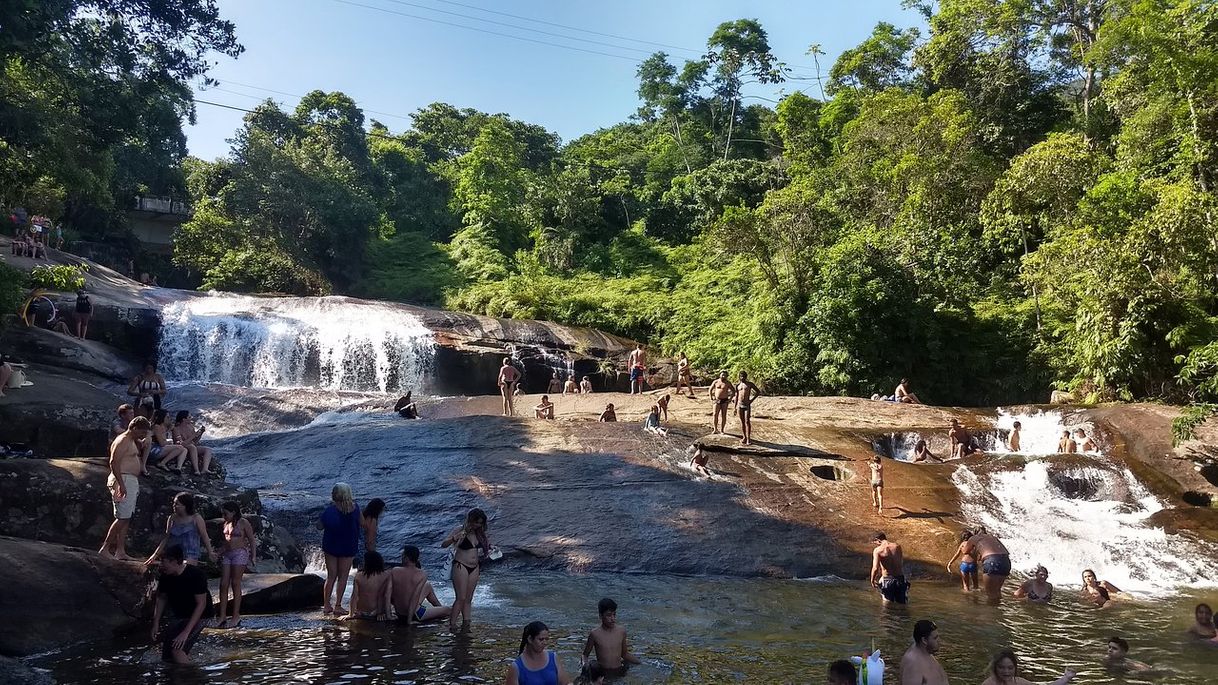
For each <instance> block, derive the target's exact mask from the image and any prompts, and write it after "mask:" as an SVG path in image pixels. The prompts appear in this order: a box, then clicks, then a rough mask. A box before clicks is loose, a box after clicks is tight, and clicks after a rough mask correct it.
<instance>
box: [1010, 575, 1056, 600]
mask: <svg viewBox="0 0 1218 685" xmlns="http://www.w3.org/2000/svg"><path fill="white" fill-rule="evenodd" d="M1014 595H1015V596H1016V597H1019V598H1026V599H1027V600H1028V601H1029V602H1033V603H1035V604H1048V603H1049V601H1050V600H1052V599H1053V583H1050V582H1049V570H1048V569H1046V568H1045V567H1044V566H1040V565H1037V566H1036V570H1035V571H1033V572H1032V577H1031V578H1029V579H1027V580H1025V581H1024V582H1023V583H1022V584H1021V585H1020V586H1019V587H1018V588H1015V592H1014Z"/></svg>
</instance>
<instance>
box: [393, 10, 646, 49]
mask: <svg viewBox="0 0 1218 685" xmlns="http://www.w3.org/2000/svg"><path fill="white" fill-rule="evenodd" d="M384 1H385V2H391V3H393V4H395V5H403V6H405V7H417V8H419V9H422V10H427V11H428V12H439V13H441V14H449V15H452V16H454V17H461V18H462V19H472V20H474V21H481V22H484V23H487V24H496V25H498V26H507V27H509V28H513V29H520V30H521V31H532V32H533V33H540V34H542V35H545V36H554V37H556V38H562V39H564V40H574V41H579V42H581V43H589V44H591V45H603V46H605V47H610V48H617V49H618V50H631V51H634V52H642V53H645V54H651V53H652V52H654V51H653V50H646V49H643V48H632V47H630V46H627V45H618V44H616V43H606V42H604V41H599V40H592V39H590V38H577V37H575V36H568V35H566V34H562V33H554V32H553V31H543V30H541V29H534V28H529V27H528V26H520V25H519V24H509V23H507V22H505V21H496V20H494V19H482V18H481V17H475V16H473V15H472V14H462V13H460V12H450V11H448V10H441V9H435V8H434V7H428V6H427V5H420V4H417V3H413V2H406V0H384ZM530 21H531V20H530ZM575 30H577V31H578V30H579V29H575ZM626 40H629V39H626Z"/></svg>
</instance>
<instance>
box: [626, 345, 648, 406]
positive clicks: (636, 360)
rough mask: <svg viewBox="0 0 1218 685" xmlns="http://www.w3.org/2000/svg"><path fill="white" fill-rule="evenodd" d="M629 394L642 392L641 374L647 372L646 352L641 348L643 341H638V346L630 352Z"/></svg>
mask: <svg viewBox="0 0 1218 685" xmlns="http://www.w3.org/2000/svg"><path fill="white" fill-rule="evenodd" d="M629 364H630V394H631V395H634V394H635V393H638V394H640V395H642V394H643V376H644V375H646V374H647V352H646V351H645V350H644V349H643V343H639V344H638V347H635V348H634V351H633V352H631V353H630V361H629Z"/></svg>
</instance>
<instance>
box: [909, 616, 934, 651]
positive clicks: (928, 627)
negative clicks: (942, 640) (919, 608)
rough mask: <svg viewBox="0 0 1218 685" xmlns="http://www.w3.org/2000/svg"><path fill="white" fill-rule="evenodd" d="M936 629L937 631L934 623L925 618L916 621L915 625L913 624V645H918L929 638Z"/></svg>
mask: <svg viewBox="0 0 1218 685" xmlns="http://www.w3.org/2000/svg"><path fill="white" fill-rule="evenodd" d="M938 629H939V626H937V625H935V622H934V621H931V620H928V619H925V618H924V619H922V620H921V621H918V622H917V623H915V624H914V632H913V638H914V644H915V645H916V644H920V643H921V642H922V641H923V640H925V639H926V638H928V637H930V634H931V633H933V632H935V631H936V630H938Z"/></svg>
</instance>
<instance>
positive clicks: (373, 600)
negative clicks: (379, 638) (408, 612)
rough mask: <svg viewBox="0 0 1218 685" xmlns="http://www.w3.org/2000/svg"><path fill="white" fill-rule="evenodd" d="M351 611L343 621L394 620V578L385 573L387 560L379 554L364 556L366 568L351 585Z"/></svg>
mask: <svg viewBox="0 0 1218 685" xmlns="http://www.w3.org/2000/svg"><path fill="white" fill-rule="evenodd" d="M351 586H352V587H351V603H350V604H348V605H347V606H348V607H350V609H349V610H348V612H347V615H346V616H343V617H342V620H344V621H349V620H351V619H355V618H367V619H374V620H377V621H387V620H390V619H392V618H394V612H393V576H392V575H391V574H389V573H386V572H385V559H384V557H382V556H381V555H380V553H379V552H368V553H367V554H365V555H364V567H363V568H361V569H360V570H359V571H358V572H357V573H356V574H355V581H354V582H353V583H352V584H351Z"/></svg>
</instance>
